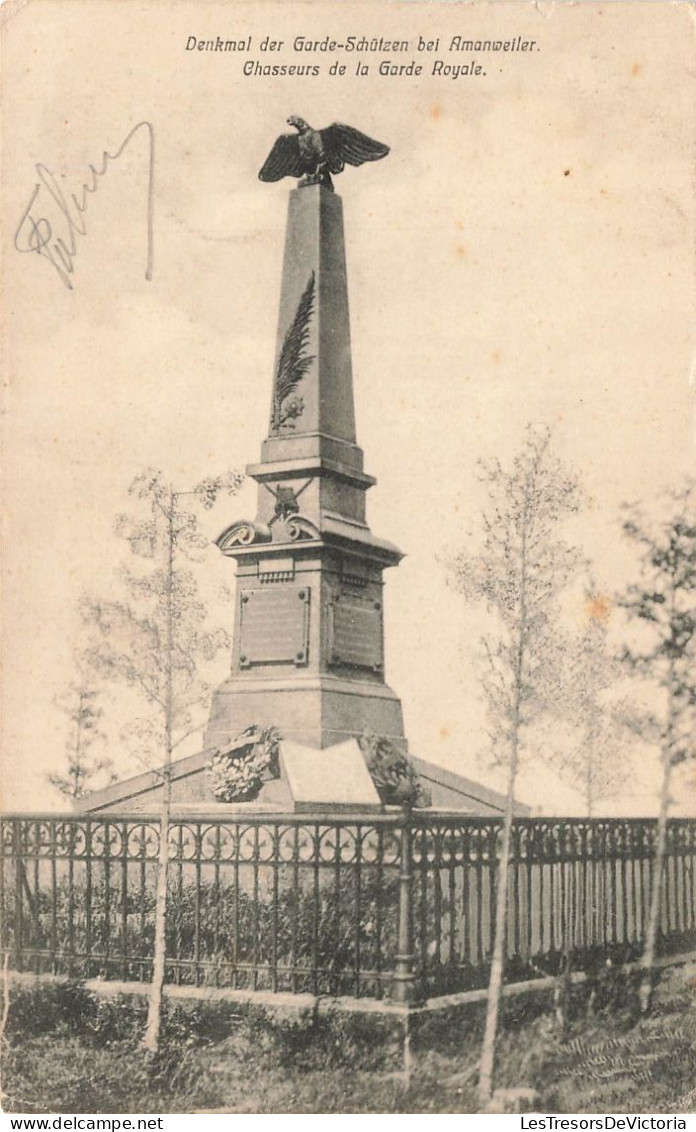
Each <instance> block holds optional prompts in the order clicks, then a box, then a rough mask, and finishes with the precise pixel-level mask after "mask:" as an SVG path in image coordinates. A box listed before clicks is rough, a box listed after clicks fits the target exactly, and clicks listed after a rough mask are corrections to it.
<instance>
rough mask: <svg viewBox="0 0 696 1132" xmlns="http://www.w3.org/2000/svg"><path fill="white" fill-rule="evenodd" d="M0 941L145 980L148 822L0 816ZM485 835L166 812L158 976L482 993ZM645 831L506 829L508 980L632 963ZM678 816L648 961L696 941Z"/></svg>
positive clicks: (385, 819)
mask: <svg viewBox="0 0 696 1132" xmlns="http://www.w3.org/2000/svg"><path fill="white" fill-rule="evenodd" d="M0 827H1V836H0V844H1V849H2V868H1V869H0V909H1V912H2V936H1V940H0V942H1V945H2V949H3V952H4V953H5V954H6V953H8V952H9V954H10V956H11V964H12V967H13V968H14V969H16V970H24V971H34V972H37V973H45V972H52V973H55V974H63V975H68V976H71V977H74V978H89V977H95V976H101V977H104V978H110V979H127V980H147V979H149V978H150V975H151V967H152V946H153V938H154V905H155V880H156V873H157V867H158V854H159V822H158V819H157V818H149V817H143V816H142V815H140V816H133V817H113V816H112V817H84V816H79V817H78V816H73V815H70V816H62V815H60V816H58V815H31V816H28V815H18V816H8V817H4V818H2V819H1V821H0ZM500 832H501V823H500V821H499V820H495V819H484V818H471V817H466V816H461V815H460V816H449V817H444V816H438V815H434V814H432V813H427V812H422V813H418V812H416V813H413V814H410V813H407V812H404V813H387V814H380V815H375V814H370V815H365V816H361V817H358V816H350V817H348V816H346V817H344V818H336V817H331V818H329V817H324V816H317V817H307V816H301V815H292V816H283V817H276V816H275V815H274V816H273V817H271V816H268V815H255V816H247V815H245V816H244V817H241V816H239V817H235V818H234V819H230V818H229V817H228V816H226V817H223V818H219V819H213V818H205V819H200V820H190V819H186V820H184V819H176V820H174V821H173V822H172V824H171V826H170V832H169V846H170V854H169V856H170V866H169V880H168V883H169V892H168V908H167V964H166V978H167V981H168V982H173V983H178V984H189V985H196V986H202V985H213V986H220V987H233V988H244V989H251V990H267V991H271V992H276V991H289V992H291V993H299V992H303V991H304V992H310V993H312V994H315V995H317V994H328V995H336V994H348V995H354V996H358V997H368V998H378V999H379V998H384V997H387V996H391V997H394V998H402V999H406V998H409V997H430V996H432V995H436V994H442V993H449V992H453V991H458V990H465V989H470V988H472V987H475V986H480V985H483V984H484V983H485V981H486V979H487V975H488V964H489V960H490V953H491V950H492V942H493V914H494V912H493V910H494V904H495V885H496V877H497V873H498V862H497V856H498V849H499V844H500ZM655 835H656V826H655V822H654V821H649V820H625V819H610V820H603V819H599V820H581V819H577V820H576V819H567V820H551V819H529V818H526V819H519V820H517V821H516V822H515V826H514V830H513V854H512V862H511V865H510V872H509V890H508V891H509V905H508V907H509V916H508V934H507V977H508V978H510V979H514V978H525V977H530V976H533V975H535V974H541V973H553V972H554V971H556V970H558V969H559V967H560V965H561V964H562V963H566V962H569V963H570V964H571V965H572V966H573V967H574V968H576V969H579V968H583V967H584V968H587V967H588V965H591V964H592V963H593V962H595V961H596V960H597V958H598V957H599V956H601V957H602V959H605V958H606V956H607V955H616V956H617V957H618V958H621V959H629V958H632V957H634V956H635V955H637V954H639V953H640V949H641V944H642V939H643V935H644V930H645V920H646V915H647V906H648V899H649V889H650V883H651V870H652V861H653V858H654V852H655ZM695 855H696V822H693V821H688V820H675V821H672V822H670V823H669V827H668V843H667V861H666V866H665V877H664V882H665V883H664V897H663V901H662V909H661V922H660V949H661V951H662V952H663V953H664V952H670V951H677V950H681V949H683V948H685V947H686V948H689V947H693V946H694V944H696V938H695V937H696V932H695V929H696V914H695V907H696V888H695V884H696V881H695V876H694V857H695Z"/></svg>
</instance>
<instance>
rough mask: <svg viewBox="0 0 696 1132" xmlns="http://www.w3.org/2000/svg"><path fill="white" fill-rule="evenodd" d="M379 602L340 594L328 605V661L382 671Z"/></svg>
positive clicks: (380, 611)
mask: <svg viewBox="0 0 696 1132" xmlns="http://www.w3.org/2000/svg"><path fill="white" fill-rule="evenodd" d="M383 657H384V645H383V640H382V608H381V605H380V604H379V602H374V601H369V602H368V601H364V602H361V601H356V600H354V599H353V600H351V599H350V598H346V597H341V598H339V599H338V600H337V601H333V602H331V603H330V604H329V663H330V664H334V665H340V664H343V665H347V666H348V667H349V668H369V669H371V670H372V671H373V672H381V670H382V666H383V664H384V660H383Z"/></svg>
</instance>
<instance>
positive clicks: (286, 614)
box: [239, 586, 310, 668]
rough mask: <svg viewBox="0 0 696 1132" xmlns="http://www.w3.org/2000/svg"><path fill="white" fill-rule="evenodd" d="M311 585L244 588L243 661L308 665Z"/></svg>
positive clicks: (242, 607) (241, 650) (242, 593)
mask: <svg viewBox="0 0 696 1132" xmlns="http://www.w3.org/2000/svg"><path fill="white" fill-rule="evenodd" d="M309 594H310V591H309V588H308V587H306V586H305V587H304V588H303V589H300V590H297V589H272V590H266V589H264V590H242V592H241V594H240V603H241V610H240V624H239V663H240V666H241V667H242V668H248V667H249V666H250V665H252V664H278V663H283V662H285V663H292V664H306V663H307V652H308V644H309Z"/></svg>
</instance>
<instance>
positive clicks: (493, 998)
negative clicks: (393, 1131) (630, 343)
mask: <svg viewBox="0 0 696 1132" xmlns="http://www.w3.org/2000/svg"><path fill="white" fill-rule="evenodd" d="M481 470H482V479H483V481H484V483H485V485H486V489H487V503H486V505H485V507H484V511H483V515H482V525H483V537H482V545H481V546H480V549H479V550H478V551H477V552H476V553H474V554H469V553H464V554H461V555H460V556H459V557H458V558H457V559H456V561H455V573H456V579H457V583H458V588H459V589H460V591H461V593H462V594H463V595H464V597H465V598H467V599H468V600H469V601H472V602H484V603H485V604H486V606H487V607H488V608H489V610H490V612H491V613H492V615H493V617H494V626H495V627H494V629H493V630H492V631H491V632H490V633H489V634H488V635H487V636H486V637H485V638H484V640H483V675H482V685H483V692H484V695H485V698H486V702H487V709H488V722H489V735H490V740H491V746H492V751H493V756H494V762H496V763H498V765H503V766H504V767H505V769H506V774H507V794H506V803H505V816H504V821H503V828H502V838H501V843H500V850H499V856H498V870H497V889H496V900H495V921H494V940H493V951H492V956H491V971H490V980H489V987H488V1002H487V1010H486V1021H485V1030H484V1038H483V1044H482V1048H481V1060H480V1068H479V1087H478V1092H479V1101H480V1103H481V1105H482V1107H486V1106H487V1105H488V1103H489V1102H490V1099H491V1095H492V1090H493V1074H494V1062H495V1047H496V1036H497V1026H498V1013H499V1006H500V997H501V991H502V983H503V966H504V956H505V937H506V928H507V899H508V871H509V862H510V847H511V831H512V822H513V816H514V812H515V786H516V782H517V775H518V771H519V766H520V760H521V758H522V756H523V755H524V753H525V750H526V743H527V740H528V733H529V731H530V728H531V727H532V726H533V725H534V724H535V723H536V722H537V721H538V720H539V719H540V717H542V716H543V714H544V712H546V711H547V710H549V709H550V707H551V705H552V703H553V700H554V695H555V691H556V689H557V684H558V679H557V673H558V671H559V667H560V665H559V656H558V651H557V646H556V640H555V637H554V631H553V630H554V621H555V616H556V599H557V598H558V595H559V593H560V592H561V590H563V588H564V587H565V586H566V585H567V583H568V582H569V581H570V579H571V577H572V576H573V575H574V574H575V572H576V570H577V567H578V564H579V556H578V553H577V551H576V550H575V549H574V548H573V546H571V545H569V544H568V543H567V542H566V541H564V539H563V537H562V534H561V526H562V523H563V521H564V520H565V519H566V518H567V517H568V516H570V515H572V514H573V512H575V511H577V510H578V508H579V505H580V491H579V487H578V483H577V481H576V479H575V477H574V476H573V474H572V473H571V472H569V471H567V470H566V469H565V468H564V467H563V465H562V464H561V463H560V462H559V461H558V460H557V459H556V458H555V457H554V456H553V454H552V452H551V448H550V437H549V432H548V430H545V429H540V428H535V427H533V426H531V425H530V426H528V428H527V432H526V435H525V440H524V443H523V445H522V448H521V450H520V452H519V454H518V455H517V456H516V457H515V458H514V460H513V461H512V463H511V465H510V467H509V468H508V469H506V468H504V467H503V466H502V464H501V463H500V462H499V461H495V462H494V463H493V464H489V465H484V466H482V469H481Z"/></svg>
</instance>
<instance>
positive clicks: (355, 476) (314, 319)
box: [78, 118, 527, 814]
mask: <svg viewBox="0 0 696 1132" xmlns="http://www.w3.org/2000/svg"><path fill="white" fill-rule="evenodd" d="M288 123H289V124H290V125H292V126H293V127H294V128H295V130H296V131H297V133H296V134H294V135H293V134H283V135H281V137H279V138H278V139H277V141H276V142H275V144H274V146H273V148H272V149H271V152H270V154H269V156H268V158H267V160H266V162H265V163H264V165H263V167H262V169H261V172H260V174H259V177H260V178H261V180H263V181H277V180H280V179H281V178H282V177H285V176H290V177H295V178H301V180H300V183H299V185H298V187H296V188H294V189H293V190H292V191H291V192H290V197H289V204H288V214H287V226H286V235H285V255H284V263H283V272H282V281H281V293H280V306H279V317H278V337H277V344H276V351H275V363H274V371H273V380H272V391H271V404H270V415H269V425H268V435H267V436H266V438H265V440H264V441H263V443H262V446H261V455H260V460H259V462H258V463H256V464H252V465H251V466H250V467H248V468H247V473H248V475H249V476H251V477H252V478H253V479H254V480H255V481H256V483H257V484H258V496H257V512H256V516H255V517H254V518H253V519H241V520H240V519H238V520H236V521H235V522H233V523H232V524H231V525H230V526H228V527H227V528H226V530H224V531H223V532H222V534H221V535H220V536H219V538H218V539H217V545H218V547H219V548H220V550H221V551H222V553H223V554H224V555H225V556H226V557H228V558H232V559H234V560H235V562H236V564H237V577H236V594H235V602H234V635H233V640H234V644H233V655H232V670H231V674H230V676H229V678H228V679H227V680H225V682H224V683H223V684H222V685H221V686H220V687H219V688H218V689H217V690H216V691H215V693H214V695H213V699H212V704H211V710H210V717H209V721H208V725H207V730H206V734H205V740H204V749H203V750H202V751H200V752H199V753H197V754H195V755H190V756H188V757H186V758H182V759H179V760H177V761H176V762H174V763H173V764H172V767H171V771H170V777H171V791H172V800H173V804H174V809H175V810H177V809H181V810H182V812H193V810H195V809H201V808H203V809H206V808H207V809H210V808H211V804H212V806H213V807H214V808H215V810H216V812H219V807H220V806H223V807H224V806H232V807H233V808H238V807H239V806H242V807H252V808H255V809H257V810H259V811H265V810H275V811H281V812H283V811H292V810H294V811H301V810H306V811H313V810H317V809H320V810H325V809H327V808H328V809H335V810H340V809H344V810H346V809H352V810H358V811H362V810H365V809H370V808H378V807H379V806H380V805H383V804H390V803H395V804H400V803H402V802H406V801H407V802H408V804H416V805H427V804H428V801H430V802H431V803H432V804H433V805H435V806H437V807H438V808H444V809H455V810H459V811H464V812H467V813H484V814H487V813H488V814H490V813H500V812H501V811H502V810H503V808H504V799H503V797H502V796H501V795H499V794H497V793H496V792H495V791H492V790H489V789H487V788H486V787H483V786H481V785H479V784H478V783H475V782H472V781H471V780H469V779H466V778H463V777H462V776H461V775H458V774H454V773H452V772H451V771H446V770H444V769H443V768H441V767H438V766H437V765H436V764H433V763H430V762H427V761H426V760H424V759H420V758H414V757H412V756H410V755H408V756H407V755H406V751H407V742H406V738H405V735H404V725H403V717H402V711H401V703H400V701H399V699H398V697H397V696H396V694H395V693H394V692H393V691H392V689H391V688H390V687H389V685H388V684H387V683H386V679H385V645H384V609H383V585H384V577H383V575H384V571H385V570H386V569H387V568H388V567H391V566H396V565H397V564H398V563H399V561H400V559H401V557H402V555H401V552H400V551H399V550H398V549H397V548H396V547H395V546H393V545H392V544H391V543H389V542H385V541H384V540H383V539H380V538H377V537H376V536H375V535H374V534H373V533H372V531H371V530H370V528H369V526H368V523H367V519H366V506H365V504H366V494H367V491H368V489H369V488H371V487H372V486H374V484H375V480H374V478H373V477H371V476H369V475H367V474H366V473H365V471H364V468H363V453H362V450H361V449H360V448H359V446H358V443H357V437H356V429H355V410H354V404H353V374H352V365H351V341H350V323H349V312H348V283H347V275H346V254H345V238H344V231H343V210H342V204H341V199H340V197H339V196H338V195H337V194H336V193H335V192H334V188H333V182H332V174H333V175H336V174H337V173H340V172H341V170H342V169H343V168H344V166H345V164H351V165H361V164H363V162H365V161H375V160H377V159H379V158H382V157H384V156H386V154H387V153H388V152H389V150H388V147H387V146H385V145H383V144H382V143H381V142H376V141H374V140H373V139H372V138H369V137H367V136H366V135H365V134H362V133H360V131H358V130H355V129H353V128H352V127H350V126H345V125H342V124H340V123H334V124H333V125H332V126H329V127H328V128H327V129H325V130H320V131H319V130H313V129H312V128H311V127H310V126H309V125H308V124H307V123H306V122H304V121H303V120H302V119H301V118H289V119H288ZM358 740H360V741H361V745H359V743H358ZM230 783H233V785H230ZM250 783H251V787H250ZM161 794H162V776H161V774H158V773H157V772H155V771H150V772H147V773H145V774H141V775H137V776H135V777H133V778H130V779H127V780H125V781H123V782H119V783H117V784H115V785H113V786H110V787H107V788H105V789H104V790H100V791H97V792H96V793H94V794H92V795H89V796H88V797H86V798H84V799H81V800H80V802H79V803H78V806H79V808H80V809H82V810H86V811H89V812H99V811H100V812H112V813H118V812H119V811H121V812H134V811H142V812H146V811H148V810H151V809H153V808H156V806H157V804H158V802H159V800H160V799H161ZM517 809H518V811H519V812H526V809H527V808H526V807H521V806H520V807H517Z"/></svg>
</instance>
